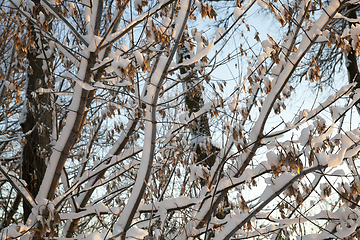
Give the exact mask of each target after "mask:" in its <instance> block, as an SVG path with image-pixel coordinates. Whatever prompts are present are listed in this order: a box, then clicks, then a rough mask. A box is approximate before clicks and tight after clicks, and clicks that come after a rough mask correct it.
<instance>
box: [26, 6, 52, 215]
mask: <svg viewBox="0 0 360 240" xmlns="http://www.w3.org/2000/svg"><path fill="white" fill-rule="evenodd" d="M33 2H34V4H35V6H34V11H33V18H34V19H37V16H38V15H39V13H40V11H41V10H42V7H41V5H40V1H39V0H33ZM43 14H46V13H45V11H43ZM28 31H29V35H30V38H31V39H30V41H31V42H32V43H33V44H30V47H29V49H28V53H27V60H28V63H29V69H28V74H27V88H26V100H25V104H24V112H25V115H24V116H23V117H24V120H23V122H22V123H21V128H22V131H23V133H24V134H25V133H28V134H27V135H26V137H25V144H24V146H23V150H22V165H21V170H22V179H23V180H25V181H26V183H27V189H28V190H29V192H30V193H31V194H32V196H34V197H35V196H36V195H37V193H38V191H39V188H40V185H41V182H42V179H43V177H44V174H45V170H46V161H45V159H47V158H48V156H49V155H50V153H51V145H50V143H51V138H50V136H51V128H52V106H51V99H50V95H49V94H46V93H45V94H42V95H38V96H36V95H35V94H34V92H35V91H36V90H37V89H38V88H39V87H42V88H50V86H49V85H51V83H50V80H48V81H47V78H46V77H45V72H44V70H43V60H42V59H39V58H37V57H38V56H39V54H41V51H43V50H45V49H44V46H39V45H38V44H39V39H38V37H37V34H36V32H35V28H34V24H33V23H32V22H31V21H29V22H28ZM42 42H43V43H45V41H44V40H43V39H42ZM47 62H49V61H47ZM23 208H24V222H26V220H27V218H28V217H29V215H30V213H31V208H30V207H29V206H28V205H26V204H23Z"/></svg>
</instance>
